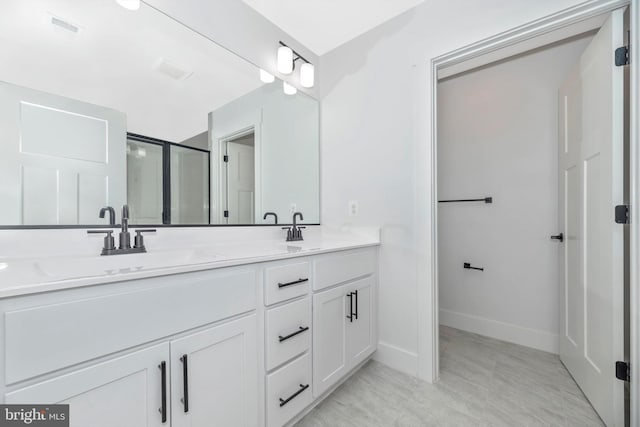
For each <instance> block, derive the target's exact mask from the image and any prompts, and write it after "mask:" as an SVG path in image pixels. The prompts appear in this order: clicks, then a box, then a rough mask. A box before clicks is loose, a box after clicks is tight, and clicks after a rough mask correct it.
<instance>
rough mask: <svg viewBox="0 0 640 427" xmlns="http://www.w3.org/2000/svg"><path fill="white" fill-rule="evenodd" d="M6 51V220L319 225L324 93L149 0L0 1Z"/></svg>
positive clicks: (1, 153)
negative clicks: (123, 210) (278, 74)
mask: <svg viewBox="0 0 640 427" xmlns="http://www.w3.org/2000/svg"><path fill="white" fill-rule="evenodd" d="M0 58H2V61H1V62H2V66H1V67H0V196H1V198H2V208H1V209H0V226H2V227H6V226H30V227H32V226H43V227H52V226H83V225H86V226H91V225H101V224H106V223H108V218H103V219H101V218H99V216H98V215H99V211H100V210H101V209H102V208H104V207H105V206H111V207H113V208H114V209H115V210H116V212H119V208H120V207H121V206H122V205H124V204H128V205H129V207H130V216H131V223H132V224H138V225H152V224H153V225H160V224H165V225H169V224H171V225H186V224H189V225H208V224H213V225H226V224H229V225H231V224H233V225H248V224H273V223H275V220H276V218H277V220H278V221H279V223H290V222H291V217H292V213H293V212H298V211H299V212H302V213H303V215H304V221H303V222H304V223H307V224H315V223H319V221H320V218H319V197H320V196H319V129H318V126H319V124H318V115H319V112H318V102H317V101H316V100H315V99H313V98H311V97H309V96H307V95H305V94H303V93H301V92H298V93H296V94H294V95H286V94H285V93H284V92H283V85H282V82H280V81H279V80H278V79H276V80H275V81H274V82H272V83H264V82H263V81H261V79H260V75H259V69H258V68H257V67H256V66H254V65H253V64H251V63H249V62H247V61H245V60H244V59H242V58H240V57H238V56H237V55H235V54H233V53H231V52H229V51H227V50H226V49H224V48H223V47H221V46H219V45H217V44H216V43H214V42H213V41H211V40H209V39H207V38H205V37H204V36H202V35H200V34H198V33H196V32H194V31H192V30H191V29H189V28H188V27H186V26H184V25H182V24H181V23H179V22H177V21H175V20H173V19H172V18H170V17H168V16H166V15H165V14H163V13H161V12H159V11H158V10H156V9H154V8H152V7H151V6H148V5H146V4H145V3H144V2H143V3H142V5H141V7H140V8H139V9H138V10H135V11H131V10H127V9H125V8H123V7H121V6H120V5H119V4H118V3H117V2H116V1H115V0H82V1H78V0H2V2H0ZM267 213H273V214H275V215H266V218H265V214H267ZM118 217H119V214H118Z"/></svg>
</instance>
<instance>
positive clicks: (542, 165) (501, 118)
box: [438, 37, 591, 353]
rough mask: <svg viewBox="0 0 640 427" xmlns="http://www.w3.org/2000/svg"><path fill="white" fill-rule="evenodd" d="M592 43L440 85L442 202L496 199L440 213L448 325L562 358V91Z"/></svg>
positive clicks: (442, 295) (443, 317)
mask: <svg viewBox="0 0 640 427" xmlns="http://www.w3.org/2000/svg"><path fill="white" fill-rule="evenodd" d="M590 39H591V37H586V38H582V39H579V40H573V41H571V42H567V43H564V44H561V45H555V46H552V47H550V48H547V49H543V50H537V51H534V52H532V53H530V54H526V55H521V56H518V57H516V58H515V59H513V60H510V61H506V62H500V63H497V64H494V65H490V66H487V67H483V68H481V69H479V70H475V71H471V72H468V73H465V74H463V75H460V76H458V77H454V78H450V79H447V80H444V81H442V82H441V83H440V84H439V85H438V198H439V199H441V200H446V199H459V198H476V197H485V196H493V198H494V199H493V204H484V203H441V204H440V205H439V210H438V244H439V250H438V262H439V266H438V272H439V299H440V305H439V308H440V322H441V324H445V325H448V326H453V327H458V328H461V329H464V330H468V331H471V332H476V333H481V334H485V335H489V336H492V337H494V338H498V339H503V340H507V341H513V342H516V343H518V344H524V345H529V346H532V347H535V348H539V349H542V350H546V351H552V352H556V353H557V350H558V328H559V318H558V317H559V308H558V300H559V295H560V294H559V292H560V286H559V279H560V278H559V271H558V269H559V263H558V259H559V256H560V247H561V246H560V245H559V243H557V242H555V241H552V240H551V239H550V238H549V236H550V235H552V234H557V233H558V232H559V226H558V169H557V168H558V166H557V162H558V137H557V135H558V108H557V106H558V88H559V87H560V86H561V85H562V83H563V82H564V80H565V78H566V77H567V75H568V74H569V71H570V69H571V68H573V67H574V66H575V64H577V62H578V60H579V58H580V55H581V53H582V51H583V50H584V49H585V47H586V46H587V44H588V43H589V41H590ZM464 262H471V263H472V265H475V266H481V267H483V268H484V269H485V270H484V272H479V271H474V270H465V269H463V268H462V266H463V263H464Z"/></svg>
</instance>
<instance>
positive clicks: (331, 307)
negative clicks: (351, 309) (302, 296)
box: [313, 286, 349, 397]
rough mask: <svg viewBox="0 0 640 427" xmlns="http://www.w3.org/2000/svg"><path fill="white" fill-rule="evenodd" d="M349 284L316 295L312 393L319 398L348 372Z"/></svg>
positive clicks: (314, 302) (314, 305) (314, 304)
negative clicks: (346, 323)
mask: <svg viewBox="0 0 640 427" xmlns="http://www.w3.org/2000/svg"><path fill="white" fill-rule="evenodd" d="M346 294H347V287H346V286H340V287H337V288H334V289H331V290H328V291H324V292H320V293H318V294H316V295H314V296H313V328H314V334H313V394H314V396H316V397H318V396H320V395H321V394H322V393H324V392H325V391H326V390H328V389H329V388H330V387H331V386H332V385H334V384H335V383H336V382H337V381H338V380H339V379H340V378H342V376H343V375H344V374H346V373H347V371H348V369H349V367H348V366H347V363H348V361H347V357H346V347H345V346H346V342H345V340H346V336H345V334H346V329H345V321H347V318H346V316H347V315H348V314H349V313H348V307H347V304H348V303H347V298H346Z"/></svg>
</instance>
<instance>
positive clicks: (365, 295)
mask: <svg viewBox="0 0 640 427" xmlns="http://www.w3.org/2000/svg"><path fill="white" fill-rule="evenodd" d="M349 294H350V295H351V296H350V297H349ZM373 295H374V294H373V278H372V277H367V278H365V279H362V280H358V281H357V282H355V283H353V284H351V285H349V287H348V294H347V309H349V305H351V309H352V311H353V313H352V314H351V317H352V319H347V323H346V324H347V336H346V338H347V359H348V361H349V369H350V368H351V367H355V366H357V365H358V364H359V363H360V362H362V361H364V360H365V359H366V358H367V357H369V356H370V355H371V353H373V351H374V349H375V342H374V337H375V334H374V330H373V328H374V324H373V310H374V298H373Z"/></svg>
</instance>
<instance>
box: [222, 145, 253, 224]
mask: <svg viewBox="0 0 640 427" xmlns="http://www.w3.org/2000/svg"><path fill="white" fill-rule="evenodd" d="M227 156H229V157H228V161H227V210H228V211H229V217H228V222H227V223H228V224H253V223H254V222H255V220H254V218H255V158H254V148H253V146H251V145H246V144H240V143H237V142H227Z"/></svg>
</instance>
